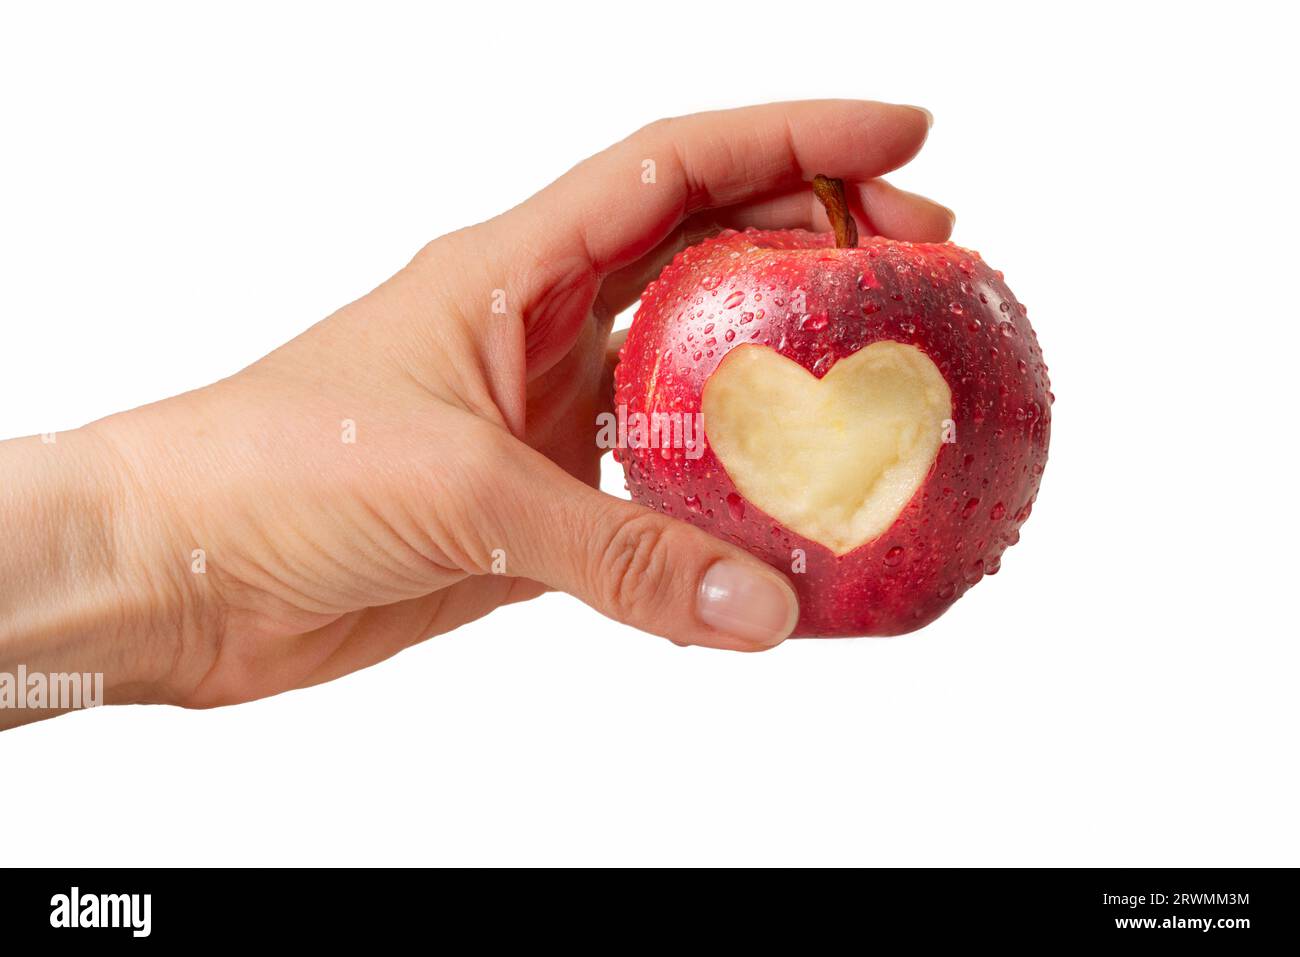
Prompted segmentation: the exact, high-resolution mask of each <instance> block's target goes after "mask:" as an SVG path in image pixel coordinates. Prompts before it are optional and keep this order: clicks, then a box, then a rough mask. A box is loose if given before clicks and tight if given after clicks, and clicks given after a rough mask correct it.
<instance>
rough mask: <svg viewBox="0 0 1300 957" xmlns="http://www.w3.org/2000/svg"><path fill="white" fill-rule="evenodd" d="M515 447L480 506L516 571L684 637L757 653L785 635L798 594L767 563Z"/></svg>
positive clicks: (625, 618)
mask: <svg viewBox="0 0 1300 957" xmlns="http://www.w3.org/2000/svg"><path fill="white" fill-rule="evenodd" d="M516 452H517V454H516V456H514V457H512V460H511V462H510V464H509V465H508V466H507V467H506V468H504V469H501V470H500V471H499V472H498V477H499V478H500V480H501V481H502V482H504V484H505V487H504V488H502V487H500V486H499V485H498V486H497V488H496V489H495V492H494V498H493V501H492V502H491V503H490V508H488V509H485V510H484V511H485V512H486V513H488V514H491V515H493V516H494V517H495V521H494V522H493V523H492V524H493V525H495V526H496V527H495V528H493V529H491V532H492V533H495V534H496V535H497V536H499V537H498V539H497V541H498V542H500V543H501V544H503V545H504V550H505V553H506V560H507V562H508V566H509V571H508V573H509V574H510V575H518V576H522V577H525V578H531V579H535V580H537V581H540V582H542V583H544V584H546V585H549V586H551V587H552V588H556V589H559V590H560V591H566V592H569V593H570V594H572V595H575V596H576V597H578V598H580V599H581V600H582V601H584V602H586V603H587V604H588V605H590V606H591V607H593V608H595V609H596V610H597V611H599V612H602V613H603V614H605V615H608V616H609V617H610V618H613V619H614V620H616V621H621V622H623V623H624V624H628V625H631V626H633V627H634V628H639V629H641V630H642V631H648V632H650V633H652V634H656V635H662V636H663V637H665V638H669V639H671V640H672V641H675V642H677V643H678V644H685V645H705V646H708V647H711V648H727V649H731V650H735V651H759V650H762V649H765V648H770V647H772V646H773V645H776V644H779V643H780V642H782V641H784V640H785V639H786V638H787V637H789V635H790V632H791V631H792V630H793V629H794V626H795V622H796V621H797V620H798V617H799V603H798V599H797V598H796V597H795V592H794V588H793V587H791V585H790V583H789V582H788V581H787V580H786V579H785V577H784V576H783V575H781V574H780V573H779V572H777V571H776V570H774V569H773V568H771V567H770V566H769V565H767V564H765V563H764V562H761V561H759V560H758V559H756V558H754V557H753V556H751V555H749V554H747V553H746V552H744V551H742V550H741V549H739V548H736V547H735V546H733V545H729V544H727V543H726V542H723V541H721V540H720V539H717V538H714V537H713V536H712V535H709V534H707V533H706V532H703V531H701V530H700V529H698V528H695V527H693V526H691V525H688V524H686V523H685V522H682V521H679V520H677V519H673V518H669V517H668V516H666V515H661V514H659V513H657V512H654V511H651V510H650V509H647V508H644V507H642V506H640V505H635V504H633V503H631V502H627V501H624V500H622V499H618V498H614V497H613V496H610V495H606V494H604V493H603V492H599V491H597V490H596V489H593V488H591V487H590V486H588V485H585V484H583V483H582V482H580V481H578V480H577V479H575V478H573V477H572V476H571V475H569V474H568V473H567V472H565V471H564V470H563V469H561V468H560V467H559V466H557V465H556V464H555V463H553V462H551V461H550V460H549V459H547V458H546V457H545V456H543V455H541V454H540V453H538V452H536V451H534V450H533V449H531V448H528V447H527V446H525V445H523V444H522V443H520V444H519V447H518V449H517V450H516ZM511 466H513V467H511ZM494 484H495V483H494ZM485 531H486V530H485ZM493 547H498V546H493Z"/></svg>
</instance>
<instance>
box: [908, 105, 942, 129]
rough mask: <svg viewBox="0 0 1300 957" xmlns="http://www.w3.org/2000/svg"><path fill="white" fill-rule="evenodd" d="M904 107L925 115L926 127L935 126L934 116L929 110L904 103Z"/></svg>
mask: <svg viewBox="0 0 1300 957" xmlns="http://www.w3.org/2000/svg"><path fill="white" fill-rule="evenodd" d="M902 105H903V106H905V107H907V108H908V109H909V110H916V111H917V112H918V113H924V114H925V125H926V126H934V114H933V113H931V112H930V111H929V110H927V109H926V108H925V107H924V106H913V105H912V104H911V103H904V104H902Z"/></svg>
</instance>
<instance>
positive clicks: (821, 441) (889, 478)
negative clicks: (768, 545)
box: [701, 342, 952, 555]
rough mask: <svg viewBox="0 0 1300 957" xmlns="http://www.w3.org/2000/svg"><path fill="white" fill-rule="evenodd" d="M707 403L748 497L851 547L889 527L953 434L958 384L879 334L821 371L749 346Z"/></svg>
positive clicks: (717, 447) (722, 454) (841, 550)
mask: <svg viewBox="0 0 1300 957" xmlns="http://www.w3.org/2000/svg"><path fill="white" fill-rule="evenodd" d="M701 410H702V411H703V413H704V431H705V435H706V436H707V438H708V442H709V446H710V447H711V448H712V449H713V452H714V454H715V455H717V457H718V460H719V461H720V462H721V463H722V465H723V467H724V468H725V469H726V470H727V474H728V475H729V476H730V477H731V481H732V482H733V483H734V484H735V486H736V488H737V490H738V491H739V492H740V494H741V495H743V496H744V497H745V498H746V499H747V500H748V501H750V502H751V503H753V504H754V505H755V506H756V507H757V508H760V509H762V510H763V511H764V512H766V513H767V514H768V515H771V516H772V517H773V518H775V519H776V520H777V521H779V522H780V523H781V524H782V525H784V526H785V527H786V528H789V529H791V530H792V531H794V532H797V533H799V534H800V535H802V536H803V537H805V538H808V539H811V540H813V541H816V542H820V543H821V544H823V545H825V546H826V547H827V548H829V549H830V550H831V551H833V552H834V553H835V554H836V555H844V554H847V553H848V552H851V551H853V550H854V549H855V548H859V547H861V546H862V545H865V544H866V543H868V542H870V541H873V540H874V539H876V538H878V537H880V536H881V535H882V534H884V533H885V532H886V531H887V530H888V529H889V527H890V526H891V525H893V523H894V520H895V519H897V518H898V515H899V513H900V512H902V510H903V508H904V507H905V506H906V505H907V503H908V502H909V501H910V500H911V498H912V495H913V494H914V493H915V492H916V490H917V489H918V488H919V487H920V485H921V483H922V482H923V481H924V480H925V476H926V474H927V473H928V472H929V470H930V466H931V465H933V464H934V460H935V456H937V455H938V454H939V447H940V446H941V445H942V443H943V441H944V437H945V434H950V432H951V416H952V391H951V390H950V389H949V388H948V383H947V382H946V381H945V380H944V378H943V375H942V374H941V373H940V372H939V369H938V367H937V366H935V364H934V362H933V361H932V360H931V359H930V357H929V356H927V355H926V354H925V353H924V352H922V351H921V350H920V349H918V348H916V347H915V346H910V345H907V344H905V343H901V342H874V343H872V344H871V345H869V346H867V347H866V348H864V349H860V350H859V351H857V352H855V353H853V355H851V356H846V357H845V358H843V359H840V360H839V361H838V362H836V363H835V365H834V366H832V367H831V369H830V371H829V372H827V373H826V375H824V376H823V377H822V378H821V379H818V378H817V377H816V376H814V375H813V374H812V373H811V372H809V371H808V370H807V369H805V368H804V367H803V366H801V365H799V363H797V362H795V361H793V360H791V359H787V358H786V357H785V356H783V355H781V354H780V353H779V352H777V351H776V350H774V349H771V348H768V347H767V346H760V345H754V344H746V345H741V346H737V347H736V348H734V349H732V350H731V351H730V352H729V353H727V355H726V356H725V357H724V358H723V360H722V362H720V363H719V364H718V368H717V369H716V370H715V371H714V373H713V375H711V376H710V377H709V380H708V381H707V382H706V383H705V384H704V393H703V396H702V398H701Z"/></svg>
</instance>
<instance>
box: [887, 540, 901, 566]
mask: <svg viewBox="0 0 1300 957" xmlns="http://www.w3.org/2000/svg"><path fill="white" fill-rule="evenodd" d="M902 563H903V546H902V545H895V546H894V547H893V548H891V549H890V550H889V551H887V552H885V564H886V565H888V566H889V567H890V568H897V567H898V566H899V565H901V564H902Z"/></svg>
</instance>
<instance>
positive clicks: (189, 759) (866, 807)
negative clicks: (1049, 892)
mask: <svg viewBox="0 0 1300 957" xmlns="http://www.w3.org/2000/svg"><path fill="white" fill-rule="evenodd" d="M1283 10H1284V7H1283V6H1282V5H1268V6H1264V5H1260V6H1258V7H1252V6H1250V5H1247V4H1243V3H1234V4H1230V5H1225V6H1224V7H1222V8H1210V7H1205V8H1196V7H1192V6H1189V5H1186V4H1176V5H1168V6H1155V5H1151V6H1148V5H1144V4H1131V3H1130V4H1123V5H1120V6H1117V7H1115V8H1112V9H1110V10H1109V11H1107V10H1106V9H1105V8H1104V7H1096V6H1090V7H1089V8H1088V9H1087V10H1086V11H1080V12H1079V13H1077V14H1072V13H1067V12H1066V9H1065V8H1062V7H1060V5H1056V4H1032V5H1025V6H1017V7H996V6H991V5H986V4H972V3H959V4H952V5H947V4H938V5H936V4H934V3H927V4H924V5H916V4H902V3H894V4H868V3H862V2H850V3H843V4H837V3H833V2H829V0H822V2H819V3H817V4H805V5H799V4H793V5H791V4H779V5H778V4H772V5H768V6H764V5H761V4H757V3H754V2H746V3H744V4H726V5H721V4H718V5H714V4H702V3H699V2H691V3H686V4H681V5H676V4H669V3H663V2H658V0H656V2H655V3H647V4H629V5H623V4H601V5H599V6H598V7H593V8H591V9H590V10H589V11H587V12H576V11H568V10H564V9H562V8H561V7H560V6H558V5H554V4H528V5H520V7H519V8H518V9H511V8H493V7H492V6H491V5H490V4H487V3H479V2H475V3H464V4H450V3H442V4H425V5H421V6H419V7H410V8H407V7H393V6H388V5H385V4H377V3H367V4H364V5H358V8H357V9H356V10H355V11H344V10H342V9H341V8H335V7H332V6H322V5H320V4H310V5H302V6H287V5H266V4H254V5H247V6H245V5H241V4H229V3H227V4H222V5H219V6H212V7H209V8H208V11H207V12H203V13H201V12H197V11H193V12H184V11H181V10H179V9H177V8H175V7H174V6H171V5H164V4H158V5H153V6H141V5H114V6H113V8H112V9H109V8H107V7H94V6H90V5H87V6H85V7H77V6H69V5H65V4H50V5H41V6H40V7H39V8H36V7H34V6H33V8H32V9H31V10H30V11H28V12H24V13H14V12H7V13H5V14H3V15H0V333H2V334H3V339H0V436H6V437H10V436H17V435H24V434H31V433H35V432H45V431H52V430H60V429H66V428H71V427H75V426H77V425H79V424H81V423H83V422H85V421H88V420H90V419H94V418H98V417H100V416H102V415H104V414H107V413H109V412H112V411H116V410H119V409H123V408H127V407H131V406H134V405H137V404H140V403H143V402H146V401H148V400H152V399H155V398H159V397H161V396H163V395H167V394H172V393H175V392H178V391H183V390H185V389H189V388H192V387H195V386H198V385H201V384H203V383H205V382H208V381H211V380H213V379H216V378H219V377H221V376H224V375H228V374H229V373H231V372H233V371H235V370H236V369H238V368H240V367H242V366H243V365H245V364H247V363H249V362H251V361H252V360H254V359H255V358H257V357H258V356H260V355H261V354H263V353H265V352H267V351H269V350H270V349H271V348H272V347H274V346H276V345H277V344H279V343H281V342H282V341H284V340H286V339H288V338H290V337H292V336H293V335H295V334H296V333H298V332H299V331H300V330H302V329H303V328H304V327H306V326H307V325H309V324H310V323H312V322H314V321H315V320H317V319H319V318H321V317H322V316H324V315H326V314H327V313H329V312H331V311H332V310H333V309H335V308H336V307H338V306H339V305H341V304H343V303H344V302H346V301H349V300H351V299H353V298H355V297H357V296H358V295H360V294H362V293H364V292H366V291H367V290H368V289H369V288H371V287H372V286H373V285H375V284H376V283H377V282H379V281H380V280H382V279H383V278H385V277H386V276H387V275H388V274H390V273H391V272H392V271H394V270H395V269H397V268H398V267H400V266H401V265H402V264H403V263H405V262H406V261H407V260H408V259H409V257H410V256H411V254H413V253H414V251H415V250H416V249H417V248H419V247H420V246H421V245H422V244H423V243H424V242H425V241H427V240H428V239H430V238H432V237H434V236H436V235H438V234H440V233H442V232H445V231H448V230H451V229H453V228H456V227H458V226H462V225H465V224H468V223H471V222H475V221H478V220H481V219H484V218H486V217H488V216H490V215H492V214H494V213H496V212H498V211H500V210H502V209H504V208H506V207H507V206H509V205H513V204H514V203H516V202H518V201H520V200H522V199H524V198H525V197H527V196H528V195H529V194H531V193H532V192H534V191H535V190H537V189H538V188H539V187H541V186H543V185H544V184H545V183H547V182H548V181H549V180H551V179H552V178H554V177H555V176H557V175H558V174H560V173H561V172H563V171H564V170H565V169H567V168H568V167H569V166H571V165H572V164H573V163H574V162H576V161H577V160H578V159H580V158H582V157H583V156H585V155H587V154H589V153H591V152H594V151H596V150H598V149H600V148H602V147H603V146H605V145H607V144H609V143H611V142H613V141H615V140H616V139H619V138H621V137H622V136H624V135H626V134H627V133H628V132H630V131H631V130H632V129H634V128H636V127H637V126H640V125H641V124H643V123H645V122H648V121H650V120H653V119H656V118H658V117H660V116H664V115H670V114H679V113H685V112H691V111H695V110H699V109H705V108H714V107H721V106H734V105H742V104H746V103H756V102H763V101H767V100H776V99H794V98H803V97H813V96H843V97H854V96H860V97H864V98H876V99H884V100H892V101H898V102H906V103H918V104H922V105H925V106H927V107H929V108H930V109H931V110H932V111H933V112H934V114H935V116H936V122H935V126H934V129H933V131H932V135H931V138H930V141H929V144H928V145H927V147H926V149H925V151H924V152H923V154H922V155H921V157H920V158H918V159H917V160H916V162H915V163H913V164H912V165H911V166H909V167H908V168H907V169H906V170H904V171H901V172H899V173H898V174H896V175H895V176H894V177H892V178H893V181H894V182H895V183H897V184H898V185H900V186H903V187H905V188H909V189H913V190H916V191H918V192H923V193H926V194H928V195H931V196H933V197H934V198H936V199H938V200H940V201H941V202H943V203H945V204H946V205H948V206H951V207H952V208H953V209H955V210H956V211H957V214H958V222H957V229H956V234H955V236H954V238H955V240H956V241H957V242H959V243H962V244H964V245H968V246H972V247H974V248H977V249H979V250H980V251H981V252H982V253H983V254H984V255H985V257H986V258H987V259H988V260H989V261H990V262H991V263H992V264H993V265H994V266H995V267H1000V268H1002V269H1004V270H1005V271H1006V273H1007V278H1008V281H1009V283H1010V284H1011V286H1012V288H1013V289H1014V290H1015V291H1016V293H1017V295H1018V296H1019V298H1020V299H1022V300H1023V301H1024V302H1026V303H1027V304H1028V305H1029V307H1030V319H1031V320H1032V321H1033V323H1034V325H1035V327H1036V328H1037V330H1038V333H1039V338H1040V340H1041V342H1042V345H1043V348H1044V350H1045V352H1046V355H1047V360H1048V362H1049V364H1050V366H1051V369H1052V380H1053V386H1054V390H1055V392H1056V394H1057V397H1058V401H1057V404H1056V406H1055V409H1054V419H1055V421H1054V423H1053V445H1052V451H1051V457H1050V461H1049V463H1048V467H1047V472H1046V475H1045V477H1044V482H1043V487H1042V492H1041V496H1040V501H1039V505H1038V507H1037V508H1036V509H1035V512H1034V515H1033V517H1032V518H1031V519H1030V521H1029V523H1028V525H1027V526H1026V528H1025V530H1024V537H1023V540H1022V541H1021V543H1020V544H1019V545H1018V546H1017V547H1015V548H1014V549H1012V550H1011V551H1010V552H1009V553H1008V554H1007V556H1006V560H1005V564H1004V566H1003V570H1002V573H1001V574H1000V575H998V576H997V577H996V578H993V579H988V580H986V581H985V582H983V583H982V584H981V585H980V586H979V587H978V588H976V589H975V590H974V591H973V592H971V593H970V594H969V595H968V596H967V597H966V598H965V599H964V600H962V601H961V602H960V603H958V605H957V606H956V607H954V609H953V610H952V611H951V612H949V614H948V615H947V616H946V617H944V618H943V619H941V620H940V621H939V622H937V623H936V624H934V625H933V626H931V627H930V628H928V629H926V630H925V631H923V632H921V633H918V634H915V635H912V636H909V637H906V638H901V639H894V640H850V641H838V642H835V641H821V642H811V641H806V642H791V643H788V644H787V645H786V646H784V647H782V648H780V649H778V650H776V651H775V652H773V653H769V654H763V655H755V656H743V655H733V654H725V653H720V652H712V651H707V650H700V649H692V650H682V649H679V648H676V647H674V646H673V645H671V644H669V643H667V642H664V641H662V640H659V639H655V638H650V637H647V636H644V635H641V634H638V633H635V632H632V631H631V630H629V629H627V628H624V627H621V626H618V625H615V624H613V623H611V622H609V621H608V620H605V619H604V618H602V617H600V616H599V615H597V614H596V613H594V612H592V611H591V610H589V609H587V608H586V607H585V606H583V605H581V604H579V603H578V602H577V601H576V600H574V599H571V598H569V597H567V596H563V595H551V596H547V597H545V598H543V599H541V600H540V601H537V602H534V603H531V604H527V605H524V606H515V607H513V608H508V609H505V610H502V611H499V612H496V613H494V614H493V615H492V616H490V618H488V619H486V620H484V621H481V622H478V623H476V624H473V625H470V626H468V627H466V628H464V629H463V630H461V631H459V632H456V633H453V634H451V635H447V636H444V637H441V638H437V639H435V640H433V641H431V642H428V643H426V644H424V645H422V646H420V647H418V648H416V649H413V650H411V651H408V652H406V653H404V654H402V655H400V656H398V657H397V658H395V659H393V660H391V661H389V662H387V663H385V664H383V665H381V666H379V667H376V668H374V669H371V670H369V671H367V672H364V673H362V674H358V675H355V676H352V677H350V678H346V679H344V680H342V681H338V682H335V683H333V684H331V685H328V686H324V687H319V688H314V689H311V690H307V691H300V692H296V693H292V694H287V695H282V696H280V697H278V698H274V699H271V700H267V701H263V702H259V703H255V704H251V705H243V706H240V707H237V708H227V709H221V710H216V711H208V712H185V711H180V710H176V709H168V708H141V707H136V708H116V709H102V710H99V711H96V712H88V713H82V714H77V715H73V716H70V717H65V718H59V719H57V720H55V721H51V722H45V723H41V724H38V725H33V726H29V727H25V728H22V729H19V730H16V731H10V732H6V733H4V734H3V735H0V820H3V821H4V822H5V829H4V830H5V837H4V841H3V846H2V847H0V862H2V863H5V864H10V863H12V864H19V863H23V864H50V865H63V864H98V865H105V864H205V865H206V864H249V863H281V864H290V863H308V864H326V863H408V864H415V863H443V864H492V863H553V864H565V863H593V864H594V863H643V864H670V863H688V864H694V863H718V864H723V863H733V864H756V863H837V864H849V863H854V864H894V865H900V864H902V865H953V864H1049V865H1066V864H1081V865H1137V864H1144V865H1192V864H1207V865H1227V864H1235V865H1261V864H1274V865H1277V864H1290V865H1295V864H1298V863H1300V829H1298V827H1297V821H1296V807H1297V800H1298V797H1300V795H1297V787H1296V784H1297V767H1296V760H1297V747H1296V737H1297V735H1296V732H1297V710H1298V709H1297V703H1296V681H1297V668H1298V666H1300V644H1298V643H1297V628H1296V625H1295V622H1294V620H1293V611H1294V606H1293V600H1292V598H1293V595H1294V594H1295V591H1296V588H1295V580H1296V571H1297V559H1296V551H1297V540H1298V539H1297V534H1296V532H1297V530H1296V518H1295V509H1296V502H1297V494H1296V469H1295V461H1296V457H1295V442H1296V432H1297V425H1296V417H1295V413H1294V411H1293V410H1292V408H1291V401H1292V399H1293V396H1294V394H1295V381H1296V380H1295V372H1294V369H1295V357H1296V354H1297V345H1298V344H1300V343H1298V342H1297V339H1298V336H1297V328H1298V325H1297V322H1298V317H1297V312H1298V311H1300V310H1298V304H1300V292H1297V286H1296V273H1295V269H1296V243H1295V234H1294V230H1293V222H1294V220H1295V216H1296V212H1297V195H1296V194H1297V190H1296V186H1295V179H1296V175H1297V162H1296V160H1297V156H1296V151H1295V149H1294V136H1295V109H1294V104H1293V102H1292V98H1293V96H1294V93H1295V91H1296V89H1297V83H1296V76H1295V70H1294V68H1292V67H1288V66H1286V65H1285V64H1287V63H1288V62H1294V53H1293V50H1292V49H1291V46H1292V43H1291V41H1292V39H1293V38H1294V35H1295V32H1294V28H1295V24H1294V23H1285V22H1282V21H1281V20H1280V19H1279V18H1280V17H1282V16H1283V13H1282V11H1283ZM624 321H626V317H625V318H624ZM2 479H3V477H0V480H2ZM606 487H607V488H609V489H611V490H615V489H617V490H620V494H621V488H622V482H621V476H619V475H616V474H614V473H613V472H609V471H607V473H606ZM3 539H4V535H3V530H2V529H0V547H5V545H4V541H3Z"/></svg>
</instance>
